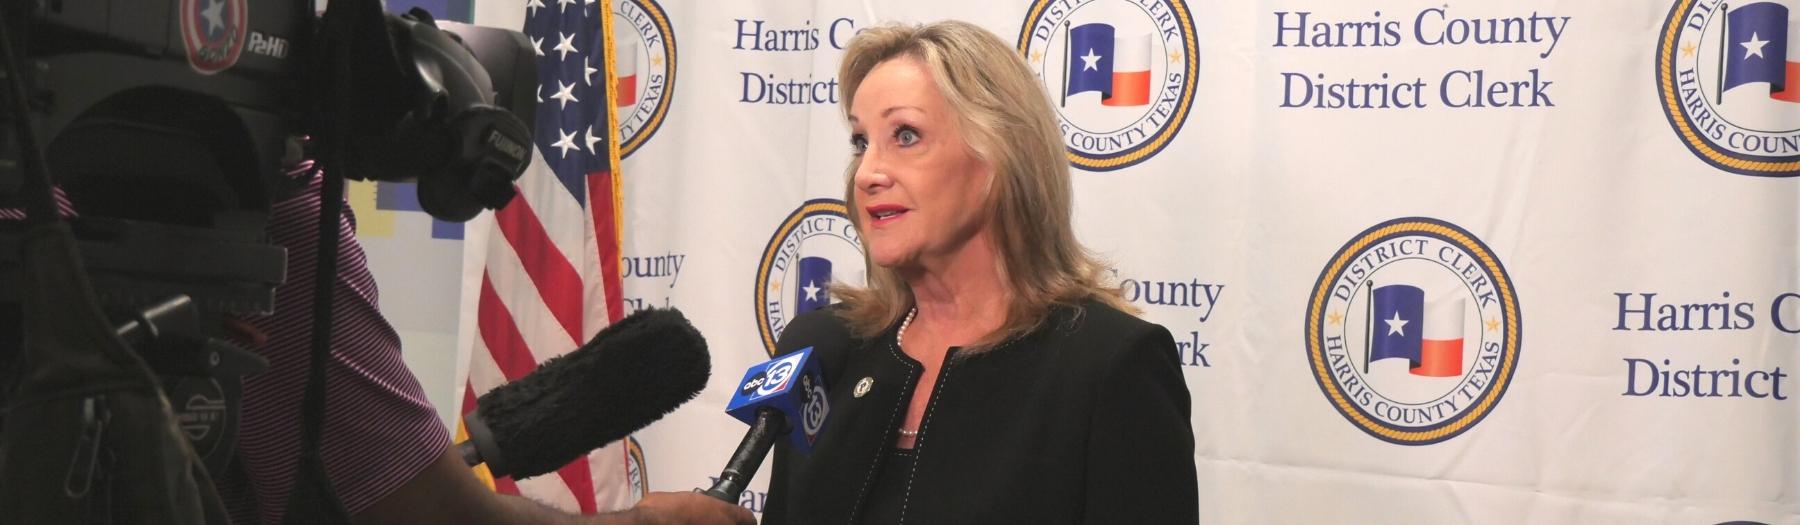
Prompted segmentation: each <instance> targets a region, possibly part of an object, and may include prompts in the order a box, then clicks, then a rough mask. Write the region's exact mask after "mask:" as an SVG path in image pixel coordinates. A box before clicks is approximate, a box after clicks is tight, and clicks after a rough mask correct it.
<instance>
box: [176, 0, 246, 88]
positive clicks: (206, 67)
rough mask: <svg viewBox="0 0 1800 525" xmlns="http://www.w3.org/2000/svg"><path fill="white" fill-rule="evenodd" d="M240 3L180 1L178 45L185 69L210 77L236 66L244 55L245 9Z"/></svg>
mask: <svg viewBox="0 0 1800 525" xmlns="http://www.w3.org/2000/svg"><path fill="white" fill-rule="evenodd" d="M245 4H246V2H244V0H181V45H182V47H184V48H187V61H188V67H192V68H194V71H196V72H198V73H200V74H202V75H211V74H213V73H218V72H220V71H224V70H226V69H229V68H231V66H232V65H235V64H237V60H238V55H240V54H242V53H243V52H244V31H245V29H246V28H247V27H249V25H250V24H249V22H248V21H249V19H250V13H249V6H247V5H245Z"/></svg>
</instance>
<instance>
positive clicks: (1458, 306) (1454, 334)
mask: <svg viewBox="0 0 1800 525" xmlns="http://www.w3.org/2000/svg"><path fill="white" fill-rule="evenodd" d="M1372 300H1373V302H1374V303H1375V304H1374V305H1373V307H1372V308H1371V309H1370V314H1371V315H1370V318H1369V320H1370V326H1369V330H1370V334H1369V338H1370V340H1369V362H1371V363H1373V362H1375V361H1380V360H1382V359H1394V358H1399V359H1406V360H1407V362H1408V363H1409V364H1410V365H1411V366H1410V367H1409V368H1410V369H1411V371H1412V374H1413V375H1416V376H1428V377H1456V376H1460V375H1462V358H1463V301H1462V299H1460V298H1449V299H1445V300H1440V301H1432V302H1431V304H1430V305H1429V306H1430V307H1429V308H1427V305H1426V303H1425V291H1424V290H1421V289H1419V288H1418V287H1416V286H1408V285H1404V284H1393V285H1388V286H1382V287H1379V288H1376V289H1375V293H1374V297H1373V299H1372Z"/></svg>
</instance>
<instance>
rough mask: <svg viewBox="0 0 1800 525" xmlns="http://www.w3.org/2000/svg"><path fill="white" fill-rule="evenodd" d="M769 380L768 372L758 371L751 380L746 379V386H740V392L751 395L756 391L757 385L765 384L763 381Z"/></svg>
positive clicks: (740, 393)
mask: <svg viewBox="0 0 1800 525" xmlns="http://www.w3.org/2000/svg"><path fill="white" fill-rule="evenodd" d="M768 380H769V375H768V372H757V373H756V376H755V377H752V378H750V380H749V381H745V382H744V386H742V387H739V388H738V394H739V395H746V396H747V395H750V393H751V392H755V391H756V388H757V387H760V386H763V383H765V382H768Z"/></svg>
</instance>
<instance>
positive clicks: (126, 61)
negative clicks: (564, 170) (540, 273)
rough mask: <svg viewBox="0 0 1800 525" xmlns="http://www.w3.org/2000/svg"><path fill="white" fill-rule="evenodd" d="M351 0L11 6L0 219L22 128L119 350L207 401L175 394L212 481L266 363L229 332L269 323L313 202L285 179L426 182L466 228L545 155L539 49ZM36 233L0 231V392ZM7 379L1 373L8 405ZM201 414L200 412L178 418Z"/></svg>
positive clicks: (114, 0)
mask: <svg viewBox="0 0 1800 525" xmlns="http://www.w3.org/2000/svg"><path fill="white" fill-rule="evenodd" d="M335 1H336V2H347V4H346V5H345V6H344V7H347V8H355V9H344V10H343V12H339V13H333V12H327V13H326V15H325V16H324V17H319V16H318V15H317V14H316V13H315V11H314V9H315V7H314V0H22V1H8V2H0V4H3V5H0V10H3V14H4V15H5V16H4V18H3V19H4V20H5V22H6V23H7V24H9V27H8V30H9V32H10V35H11V36H12V37H13V38H14V41H13V49H15V50H18V53H19V54H20V55H22V56H20V57H19V58H20V60H21V65H20V67H19V68H18V69H19V70H18V71H4V74H6V75H17V76H18V77H19V78H20V79H22V80H23V81H24V83H25V86H26V87H25V89H24V93H23V95H24V96H25V98H26V99H27V102H28V103H29V104H28V107H29V110H28V111H29V113H30V114H28V115H20V114H17V113H16V112H15V111H13V110H12V107H13V106H11V105H4V106H0V212H3V211H4V209H8V208H23V207H24V206H23V204H24V200H25V196H24V195H22V187H23V186H24V185H23V181H24V180H25V177H26V176H27V174H26V173H24V167H25V165H24V162H22V159H23V152H22V151H21V149H20V148H21V146H20V143H21V141H20V140H19V137H17V136H16V135H17V134H16V133H14V131H13V129H14V125H15V122H13V121H15V120H18V119H24V120H26V121H28V122H30V123H31V125H32V129H33V132H32V135H33V136H35V137H37V138H38V143H39V144H40V145H42V149H43V151H44V158H45V160H46V162H45V164H46V165H47V167H48V171H49V172H50V174H51V176H52V179H53V183H54V184H55V186H56V187H57V188H58V189H59V190H60V191H61V192H62V194H63V195H65V196H66V197H67V201H68V203H69V204H70V205H71V207H72V208H73V210H74V212H75V213H77V214H78V215H79V217H80V218H79V219H78V220H75V221H72V224H71V226H72V229H73V231H74V233H75V237H76V243H77V245H78V247H79V250H80V253H81V258H82V260H83V262H84V264H85V265H86V270H87V277H88V279H89V281H90V282H91V283H92V285H93V288H94V291H95V292H96V294H97V295H98V298H99V299H100V302H101V304H102V306H103V307H104V308H105V310H106V311H107V313H108V314H109V317H111V320H112V321H113V322H115V323H117V324H119V325H120V326H121V328H120V334H121V335H122V336H124V337H125V338H126V340H127V341H130V342H131V343H132V345H133V346H134V347H136V349H137V350H138V353H139V354H142V355H143V357H144V358H145V361H146V362H148V363H149V364H150V365H151V368H152V369H153V370H154V371H155V372H156V373H158V374H159V375H161V376H163V381H164V385H165V389H166V390H175V391H180V390H183V388H184V387H183V386H182V385H189V386H191V385H195V384H199V385H201V386H200V387H198V391H199V392H200V393H199V394H197V396H198V397H195V396H196V394H193V393H192V392H186V391H183V392H181V394H182V396H185V397H182V398H181V399H179V400H178V399H177V397H178V396H177V395H175V393H174V392H171V394H170V396H169V397H170V398H171V400H176V401H177V402H176V403H175V404H176V405H177V406H176V407H175V408H176V411H177V412H178V416H179V418H180V419H182V421H183V425H184V430H187V431H188V432H189V437H190V438H193V439H194V441H195V442H196V443H197V444H199V443H201V442H202V441H205V442H208V443H212V444H222V445H223V448H220V447H217V446H213V445H208V446H205V447H197V448H202V449H205V450H199V452H200V453H201V454H202V455H203V456H204V457H205V460H206V463H207V465H208V467H209V469H211V468H214V467H218V466H222V465H223V464H224V461H225V460H226V459H228V458H227V457H225V456H226V455H228V454H229V450H230V441H231V439H230V438H231V435H232V433H234V430H233V428H232V427H234V425H235V415H234V414H233V411H234V409H232V408H231V407H235V406H237V396H238V395H239V393H240V392H241V388H240V384H241V383H240V376H241V375H243V374H246V373H252V372H254V371H256V370H260V369H261V368H262V365H261V358H259V357H257V356H256V355H254V354H251V353H248V352H245V351H243V350H241V349H236V348H235V347H233V346H231V345H230V344H228V343H225V344H221V343H222V337H223V335H224V334H223V331H222V329H221V328H220V327H221V325H222V321H223V319H224V318H225V317H226V316H230V315H242V314H267V313H270V312H271V311H272V310H273V308H274V294H275V289H276V287H277V286H278V285H281V284H283V282H284V281H285V280H286V268H287V266H286V265H287V254H286V253H285V250H284V249H283V248H281V247H280V246H276V245H273V244H271V243H270V242H269V240H268V236H267V234H266V233H265V232H266V227H267V226H268V221H269V212H270V209H271V206H272V205H273V204H275V203H277V202H280V201H282V200H285V199H286V198H288V197H291V196H292V195H294V193H295V192H297V191H300V190H301V188H302V187H303V184H304V183H303V182H300V181H299V180H298V179H296V178H295V177H292V176H290V175H289V172H290V171H292V170H295V169H296V168H297V167H299V166H302V165H304V164H303V160H311V159H318V160H322V161H324V162H325V165H326V169H327V170H335V171H336V173H335V174H334V175H338V176H346V177H348V178H353V179H365V180H367V179H373V180H383V181H409V182H411V181H416V182H417V183H418V188H419V192H420V195H419V197H420V204H421V205H422V206H423V207H424V208H425V209H426V211H427V212H429V213H431V214H432V215H434V216H436V217H439V218H442V219H446V220H459V221H460V220H468V219H469V218H471V217H473V216H475V215H476V214H477V213H479V212H480V211H481V210H482V209H493V208H499V207H501V206H504V205H505V204H506V203H507V202H508V201H509V200H510V199H511V198H512V197H513V186H512V184H513V181H514V180H516V179H517V178H518V176H519V174H520V173H521V172H522V171H523V170H524V168H525V166H526V164H527V163H528V162H529V161H530V158H531V155H530V152H531V151H532V148H533V143H532V137H531V132H530V130H531V118H532V115H533V112H534V110H535V99H536V93H535V91H536V89H537V87H536V74H535V65H536V64H535V53H534V52H533V51H532V49H531V47H530V43H529V41H528V40H526V39H525V37H524V35H522V34H519V33H518V32H515V31H506V30H499V29H490V28H480V27H474V26H467V25H462V24H452V23H445V24H439V23H437V22H435V21H434V20H432V19H431V16H430V15H429V14H428V13H425V12H424V11H421V10H416V9H415V10H414V11H413V12H411V13H408V14H405V15H395V14H380V13H379V7H378V6H377V4H376V1H377V0H335ZM345 13H357V14H356V15H350V14H345ZM334 14H335V15H341V16H334ZM26 229H27V225H26V224H25V223H24V222H23V221H8V220H0V376H5V375H9V374H7V373H5V372H6V371H7V370H8V369H9V368H10V365H12V364H14V363H12V361H14V359H13V357H12V355H11V354H14V353H16V352H17V347H16V345H17V341H18V336H19V333H20V331H21V330H22V329H23V328H24V327H21V326H19V323H18V321H19V319H20V317H21V316H20V310H19V308H20V306H19V301H20V290H22V289H23V288H24V287H27V286H31V285H32V283H30V282H24V281H23V280H22V277H21V275H22V274H21V271H20V270H21V266H20V265H21V262H20V258H19V253H20V249H19V247H20V245H21V242H22V236H23V235H24V232H25V231H26ZM290 284H291V285H295V286H306V285H310V283H290ZM172 298H173V299H172ZM171 312H174V313H171ZM132 326H136V327H139V328H140V330H139V332H138V333H131V332H129V330H128V328H130V327H132ZM146 326H150V327H156V329H154V330H149V331H148V332H149V333H147V334H146V333H144V331H143V330H142V329H141V328H142V327H146ZM8 383H9V381H7V378H6V377H0V401H3V400H4V396H5V395H6V394H5V390H9V389H10V385H9V384H8ZM189 390H193V388H189ZM192 399H202V401H203V402H200V403H198V405H195V404H194V403H192V402H190V403H187V405H183V402H182V401H183V400H188V401H191V400H192ZM214 401H217V402H214ZM188 405H193V406H188ZM189 422H199V423H211V425H210V426H208V425H199V426H195V427H188V426H187V424H188V423H189ZM202 427H204V428H202ZM196 432H199V433H205V434H206V435H208V436H211V439H208V440H202V439H199V438H198V437H197V436H196Z"/></svg>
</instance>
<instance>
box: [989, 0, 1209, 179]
mask: <svg viewBox="0 0 1800 525" xmlns="http://www.w3.org/2000/svg"><path fill="white" fill-rule="evenodd" d="M1018 45H1019V52H1020V53H1021V54H1023V55H1025V60H1026V62H1027V63H1028V64H1029V65H1030V66H1031V68H1032V70H1033V71H1036V72H1037V74H1038V80H1039V81H1040V82H1042V83H1043V84H1044V89H1045V91H1048V92H1049V93H1050V102H1051V104H1052V107H1054V108H1055V109H1056V112H1057V115H1058V117H1059V118H1060V119H1061V121H1062V135H1063V144H1064V145H1066V146H1068V149H1069V162H1070V163H1071V164H1073V165H1074V166H1075V167H1078V168H1082V169H1085V170H1090V171H1112V170H1116V169H1119V168H1123V167H1126V166H1131V165H1133V164H1137V163H1139V162H1143V161H1144V159H1148V158H1150V157H1151V156H1152V155H1155V154H1156V152H1158V151H1162V149H1163V148H1164V147H1166V146H1168V145H1169V142H1170V140H1171V139H1173V138H1174V137H1175V133H1176V132H1177V131H1180V130H1181V124H1182V122H1184V121H1186V120H1187V116H1188V109H1189V108H1190V107H1191V106H1193V103H1194V84H1195V81H1196V80H1198V76H1199V73H1200V46H1199V39H1198V38H1197V37H1196V36H1195V34H1194V20H1193V17H1192V16H1190V14H1189V12H1188V7H1187V3H1186V2H1184V1H1183V0H1160V1H1157V0H1138V1H1126V0H1089V1H1076V2H1068V1H1064V0H1036V1H1035V2H1032V5H1031V8H1030V9H1028V10H1027V11H1026V15H1025V22H1024V23H1023V24H1022V25H1020V27H1019V44H1018Z"/></svg>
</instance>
